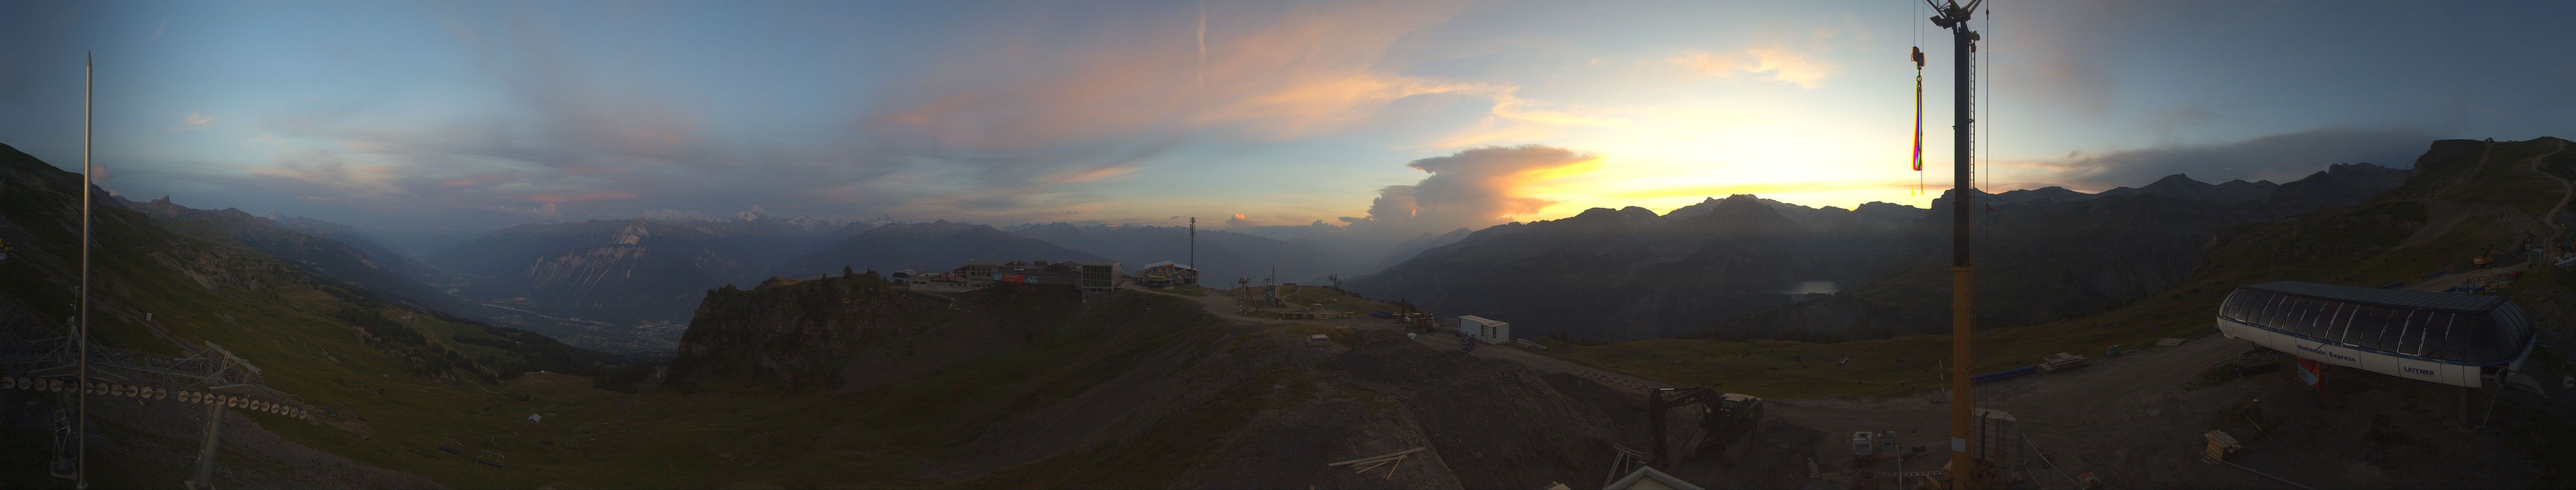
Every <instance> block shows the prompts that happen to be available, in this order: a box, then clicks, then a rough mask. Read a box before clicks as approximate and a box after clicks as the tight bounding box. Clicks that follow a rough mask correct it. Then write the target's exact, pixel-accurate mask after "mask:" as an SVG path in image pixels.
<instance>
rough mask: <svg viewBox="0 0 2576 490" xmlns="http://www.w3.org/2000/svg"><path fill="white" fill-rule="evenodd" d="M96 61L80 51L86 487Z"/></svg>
mask: <svg viewBox="0 0 2576 490" xmlns="http://www.w3.org/2000/svg"><path fill="white" fill-rule="evenodd" d="M97 65H98V60H97V57H96V55H93V54H90V53H87V52H84V53H81V185H80V195H81V244H80V251H81V252H80V256H81V266H80V274H81V277H80V388H81V389H80V392H79V393H77V394H74V395H72V396H76V397H80V398H79V400H80V401H79V402H78V403H77V404H78V405H79V406H80V409H79V410H80V420H79V422H77V424H78V425H75V426H74V427H75V428H74V429H72V435H73V438H75V439H77V441H76V442H74V443H73V446H76V447H78V448H79V449H77V450H76V451H75V452H74V453H73V457H72V466H73V470H72V485H73V486H74V487H77V488H89V222H90V219H89V186H90V180H89V172H90V168H89V167H90V164H89V153H90V129H91V127H92V126H95V124H93V123H91V115H90V109H91V106H92V105H93V102H92V100H93V99H94V97H93V96H91V95H90V93H91V92H92V89H93V88H94V87H95V86H96V85H97V83H96V80H97V79H98V75H97V73H98V68H97Z"/></svg>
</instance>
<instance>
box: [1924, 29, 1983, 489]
mask: <svg viewBox="0 0 2576 490" xmlns="http://www.w3.org/2000/svg"><path fill="white" fill-rule="evenodd" d="M1924 1H1925V3H1932V9H1933V11H1934V12H1938V13H1939V15H1934V16H1932V25H1936V26H1940V27H1942V28H1945V29H1949V30H1950V39H1951V43H1952V46H1951V52H1952V55H1953V56H1954V62H1955V63H1957V64H1956V65H1954V66H1952V67H1951V69H1952V72H1953V73H1954V74H1955V75H1956V81H1955V82H1953V86H1952V89H1953V90H1954V91H1955V93H1954V94H1953V96H1952V101H1953V108H1952V111H1953V112H1952V114H1951V117H1952V118H1953V119H1954V121H1955V123H1956V125H1955V126H1952V128H1951V130H1952V133H1951V134H1952V136H1951V138H1952V140H1951V147H1952V151H1953V153H1952V155H1953V156H1952V160H1951V168H1952V170H1951V181H1950V237H1951V238H1950V246H1951V249H1950V357H1951V361H1950V468H1949V472H1950V475H1949V476H1950V485H1951V487H1952V488H1971V487H1974V486H1975V485H1976V483H1979V482H1978V481H1977V480H1978V478H1977V475H1983V474H1985V471H1983V470H1984V468H1982V466H1983V463H1984V462H1983V461H1978V460H1977V459H1976V458H1975V457H1973V456H1972V454H1975V453H1973V452H1971V451H1970V448H1969V447H1968V444H1969V441H1971V440H1973V439H1977V438H1975V437H1971V434H1969V430H1970V426H1969V418H1970V417H1971V412H1972V411H1974V410H1975V403H1976V394H1975V391H1974V389H1973V386H1972V383H1973V380H1972V379H1971V378H1972V377H1971V375H1970V374H1969V369H1970V367H1971V366H1973V365H1975V363H1973V362H1970V356H1969V354H1970V353H1969V348H1968V347H1969V341H1970V340H1971V336H1972V335H1973V331H1974V327H1975V325H1974V323H1975V319H1976V315H1975V311H1976V309H1975V304H1976V287H1975V285H1976V269H1975V268H1974V263H1973V261H1972V260H1971V259H1972V258H1973V256H1972V254H1971V253H1970V252H1971V251H1972V250H1974V249H1973V248H1972V245H1973V244H1972V243H1970V242H1969V236H1970V235H1969V233H1968V220H1969V210H1970V209H1971V208H1972V207H1973V203H1974V202H1975V200H1976V185H1975V179H1974V175H1975V166H1974V164H1973V163H1972V162H1975V160H1972V159H1971V156H1972V155H1974V154H1975V148H1973V147H1972V146H1971V142H1972V141H1974V139H1973V135H1974V134H1975V129H1974V128H1975V123H1976V119H1975V118H1973V117H1971V116H1972V115H1974V114H1975V111H1974V108H1975V106H1976V100H1975V99H1974V98H1973V94H1975V93H1976V92H1975V90H1974V89H1975V80H1976V78H1975V75H1974V71H1973V68H1972V67H1974V66H1976V65H1975V59H1976V51H1977V41H1978V38H1979V36H1978V35H1977V32H1976V31H1971V30H1968V18H1969V16H1970V15H1972V14H1973V13H1975V12H1976V10H1977V7H1978V5H1980V4H1983V3H1985V0H1971V1H1970V2H1969V3H1968V4H1967V5H1965V6H1962V5H1959V2H1958V1H1957V0H1949V1H1948V3H1947V4H1941V3H1933V0H1924Z"/></svg>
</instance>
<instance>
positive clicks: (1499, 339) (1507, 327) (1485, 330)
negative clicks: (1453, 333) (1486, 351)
mask: <svg viewBox="0 0 2576 490" xmlns="http://www.w3.org/2000/svg"><path fill="white" fill-rule="evenodd" d="M1458 335H1464V336H1467V337H1469V338H1474V339H1476V340H1479V341H1483V342H1484V343H1488V344H1500V343H1504V342H1510V341H1512V324H1509V323H1503V322H1498V321H1493V320H1487V319H1485V317H1480V316H1475V315H1467V316H1462V317H1458Z"/></svg>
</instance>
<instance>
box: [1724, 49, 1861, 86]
mask: <svg viewBox="0 0 2576 490" xmlns="http://www.w3.org/2000/svg"><path fill="white" fill-rule="evenodd" d="M1745 51H1746V52H1747V53H1751V54H1752V55H1753V64H1752V66H1750V67H1747V68H1745V70H1746V71H1749V72H1753V73H1770V74H1771V80H1773V81H1777V82H1783V83H1789V84H1793V85H1797V86H1798V87H1800V88H1816V84H1817V83H1822V82H1824V81H1825V79H1826V78H1828V77H1832V76H1833V75H1834V70H1835V69H1836V68H1837V67H1838V66H1837V65H1835V64H1833V63H1827V62H1824V61H1819V60H1817V59H1816V57H1815V56H1813V55H1809V54H1807V53H1801V52H1797V51H1791V50H1789V49H1788V48H1786V47H1781V46H1768V47H1760V48H1753V49H1748V50H1745Z"/></svg>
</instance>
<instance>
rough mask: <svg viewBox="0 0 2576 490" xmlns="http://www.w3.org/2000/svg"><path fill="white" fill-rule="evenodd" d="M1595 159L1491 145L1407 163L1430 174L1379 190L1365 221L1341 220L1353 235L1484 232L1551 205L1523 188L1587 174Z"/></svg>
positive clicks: (1552, 149)
mask: <svg viewBox="0 0 2576 490" xmlns="http://www.w3.org/2000/svg"><path fill="white" fill-rule="evenodd" d="M1598 159H1599V157H1596V156H1593V155H1591V154H1583V153H1575V152H1574V151H1571V150H1566V149H1563V148H1555V147H1548V146H1540V145H1522V146H1514V147H1500V146H1489V147H1484V148H1477V149H1472V150H1466V151H1461V152H1457V153H1455V154H1451V155H1448V156H1441V157H1431V158H1424V159H1420V160H1414V161H1413V162H1412V163H1409V164H1406V165H1405V166H1407V167H1412V168H1414V169H1416V170H1421V171H1423V172H1427V173H1430V174H1431V175H1430V176H1428V177H1423V178H1422V181H1420V182H1416V183H1414V184H1412V185H1390V186H1386V187H1383V188H1379V189H1378V196H1377V198H1376V199H1374V200H1372V201H1370V203H1369V208H1368V216H1367V217H1359V218H1353V217H1345V218H1342V220H1343V221H1344V222H1348V223H1350V227H1351V229H1352V230H1353V231H1355V232H1369V233H1374V234H1377V235H1380V236H1409V235H1411V234H1414V233H1419V232H1424V231H1434V232H1436V231H1446V230H1453V229H1458V228H1461V227H1464V228H1483V227H1485V226H1488V225H1493V224H1497V223H1502V222H1505V221H1511V220H1512V219H1513V218H1514V217H1521V216H1529V215H1532V214H1536V213H1538V212H1539V210H1541V209H1544V208H1546V207H1547V206H1548V205H1550V204H1555V203H1556V202H1555V201H1550V200H1546V199H1541V198H1536V197H1530V196H1528V195H1525V194H1524V193H1523V190H1522V188H1523V187H1524V186H1527V185H1529V184H1532V183H1536V182H1539V181H1543V180H1547V179H1551V178H1555V177H1558V176H1562V175H1567V174H1572V173H1579V172H1584V171H1588V170H1590V169H1591V168H1592V167H1593V166H1595V165H1597V162H1598Z"/></svg>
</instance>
